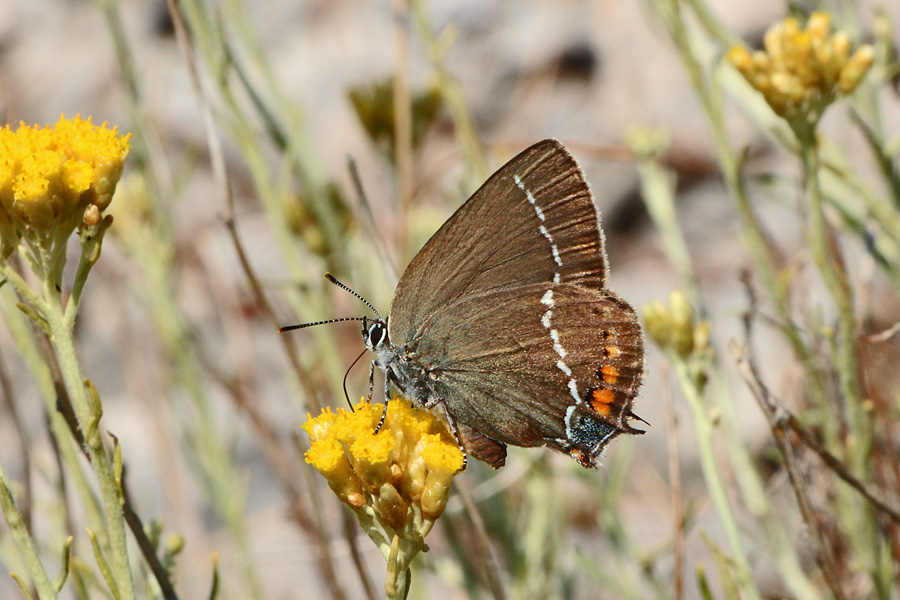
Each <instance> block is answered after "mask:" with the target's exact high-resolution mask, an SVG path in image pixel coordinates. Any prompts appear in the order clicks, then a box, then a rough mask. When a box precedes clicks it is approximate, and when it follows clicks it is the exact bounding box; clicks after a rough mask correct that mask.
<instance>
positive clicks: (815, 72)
mask: <svg viewBox="0 0 900 600" xmlns="http://www.w3.org/2000/svg"><path fill="white" fill-rule="evenodd" d="M764 44H765V50H757V51H756V52H753V53H751V52H750V51H749V50H747V49H746V48H744V47H743V46H735V47H734V48H732V49H731V50H730V51H729V52H728V54H727V55H726V60H728V62H730V63H731V64H732V65H734V67H735V68H736V69H737V70H738V71H740V73H741V74H742V75H743V76H744V78H745V79H746V80H747V81H748V82H749V83H750V85H752V86H753V87H754V88H756V89H757V90H758V91H759V92H761V93H762V95H763V96H764V97H765V99H766V102H768V103H769V106H771V107H772V109H773V110H774V111H775V112H776V113H777V114H778V115H780V116H782V117H785V118H788V119H790V118H795V117H806V118H807V120H808V121H810V122H815V120H817V119H818V117H819V116H821V114H822V112H823V111H824V109H825V107H826V106H828V105H829V104H831V103H832V102H833V101H834V100H835V99H836V98H837V97H838V96H839V95H840V94H849V93H850V92H852V91H853V90H854V89H855V88H856V86H857V85H859V82H860V81H862V78H863V77H864V76H865V75H866V73H867V72H868V70H869V67H871V66H872V62H873V60H874V58H875V51H874V49H873V48H872V46H870V45H868V44H865V45H862V46H860V47H859V48H858V49H857V50H856V52H854V53H853V54H852V55H851V54H850V50H851V45H850V38H849V37H848V36H847V34H846V33H844V32H843V31H838V32H836V33H834V34H832V33H831V17H830V16H829V15H828V14H826V13H822V12H814V13H813V14H812V15H811V16H810V17H809V21H808V22H807V24H806V29H800V25H799V24H798V22H797V20H796V19H793V18H787V19H784V20H783V21H781V22H780V23H776V24H775V25H773V26H772V27H770V28H769V30H768V31H767V32H766V35H765V41H764Z"/></svg>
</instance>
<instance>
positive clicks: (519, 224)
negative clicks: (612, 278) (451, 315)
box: [388, 140, 607, 345]
mask: <svg viewBox="0 0 900 600" xmlns="http://www.w3.org/2000/svg"><path fill="white" fill-rule="evenodd" d="M599 218H600V217H599V214H598V213H597V208H596V207H595V206H594V202H593V200H592V198H591V192H590V188H589V187H588V185H587V183H586V181H585V179H584V174H583V173H582V171H581V168H580V167H579V166H578V163H577V162H575V159H574V158H572V156H571V155H570V154H569V152H568V151H567V150H566V149H565V147H563V145H562V144H560V143H559V142H558V141H556V140H544V141H542V142H538V143H537V144H535V145H533V146H531V147H530V148H528V149H527V150H525V151H523V152H522V153H521V154H519V155H518V156H516V157H515V158H513V159H512V160H510V161H509V162H508V163H506V164H505V165H504V166H503V167H501V168H500V169H499V170H498V171H497V172H496V173H494V174H493V175H492V176H491V177H490V178H489V179H488V180H487V181H486V182H485V183H484V185H482V186H481V187H480V188H479V189H478V191H476V192H475V193H474V194H473V195H472V197H471V198H469V199H468V200H467V201H466V202H465V204H463V205H462V206H461V207H460V208H459V209H458V210H457V211H456V212H455V213H454V214H453V216H451V217H450V218H449V219H448V220H447V222H446V223H444V225H443V226H442V227H441V228H440V229H439V230H438V231H437V232H436V233H435V234H434V235H433V236H432V237H431V239H430V240H428V242H427V243H426V244H425V246H424V247H423V248H422V249H421V250H420V251H419V253H418V254H417V255H416V256H415V258H413V260H412V262H411V263H410V264H409V266H408V267H407V269H406V271H405V272H404V273H403V276H402V277H401V278H400V282H399V284H398V285H397V290H396V292H395V293H394V299H393V301H392V303H391V312H390V317H389V319H388V333H389V337H390V339H391V341H392V342H393V343H394V344H398V345H402V344H403V343H405V342H406V341H407V340H409V339H411V338H412V337H413V336H414V335H415V334H416V331H417V329H418V328H419V327H421V326H422V325H423V323H425V322H426V321H427V320H428V319H429V317H430V316H431V315H432V314H433V313H434V312H435V311H437V310H438V309H440V308H441V307H442V306H444V305H446V304H448V303H452V302H455V301H456V300H458V299H460V298H464V297H466V296H468V295H474V294H478V293H479V292H482V291H485V290H492V289H497V288H509V287H512V286H517V285H527V284H529V283H549V282H554V281H556V282H557V283H578V284H580V285H584V286H586V287H590V288H594V289H600V288H602V287H603V286H604V285H605V283H606V272H607V267H606V255H605V254H604V253H603V239H602V234H601V230H600V224H599Z"/></svg>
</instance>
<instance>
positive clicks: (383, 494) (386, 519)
mask: <svg viewBox="0 0 900 600" xmlns="http://www.w3.org/2000/svg"><path fill="white" fill-rule="evenodd" d="M373 508H374V509H375V516H377V517H378V519H379V520H381V522H383V523H385V524H386V525H387V526H388V527H391V528H393V529H403V527H404V526H405V525H406V523H407V521H408V519H409V502H407V501H406V500H405V499H404V498H403V497H402V496H401V495H400V492H398V491H397V488H395V487H394V486H393V485H391V484H390V483H384V484H382V485H381V486H380V487H379V488H378V492H377V494H376V495H375V497H374V501H373Z"/></svg>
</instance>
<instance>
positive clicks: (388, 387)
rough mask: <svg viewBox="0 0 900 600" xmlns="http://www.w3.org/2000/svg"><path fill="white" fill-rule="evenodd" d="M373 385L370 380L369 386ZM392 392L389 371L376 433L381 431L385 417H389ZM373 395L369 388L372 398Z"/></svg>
mask: <svg viewBox="0 0 900 600" xmlns="http://www.w3.org/2000/svg"><path fill="white" fill-rule="evenodd" d="M372 366H373V367H374V366H375V361H372ZM371 386H372V384H371V381H370V384H369V387H371ZM390 393H391V383H390V381H388V376H387V373H385V374H384V409H383V410H382V411H381V419H379V420H378V425H376V426H375V433H378V432H379V431H381V426H382V425H384V419H385V418H386V417H387V405H388V398H390ZM371 397H372V391H371V389H370V390H369V398H370V399H371Z"/></svg>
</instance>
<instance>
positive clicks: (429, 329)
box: [342, 140, 644, 468]
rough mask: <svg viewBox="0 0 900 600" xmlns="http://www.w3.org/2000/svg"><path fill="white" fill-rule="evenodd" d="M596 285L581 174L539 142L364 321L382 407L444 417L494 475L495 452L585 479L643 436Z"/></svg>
mask: <svg viewBox="0 0 900 600" xmlns="http://www.w3.org/2000/svg"><path fill="white" fill-rule="evenodd" d="M608 272H609V267H608V263H607V258H606V254H605V251H604V237H603V231H602V230H601V228H600V217H599V213H598V211H597V208H596V206H595V205H594V200H593V196H592V195H591V191H590V188H589V187H588V184H587V182H586V181H585V178H584V173H583V172H582V170H581V168H580V167H579V165H578V163H577V162H576V161H575V159H574V158H573V157H572V155H571V154H570V153H569V152H568V151H567V150H566V148H565V147H564V146H563V145H562V144H561V143H559V142H558V141H556V140H544V141H541V142H538V143H537V144H535V145H533V146H531V147H530V148H528V149H526V150H524V151H523V152H522V153H520V154H519V155H517V156H516V157H514V158H513V159H512V160H510V161H509V162H508V163H506V164H505V165H503V166H502V167H501V168H500V169H499V170H497V172H496V173H494V174H493V175H491V176H490V178H489V179H488V180H487V181H486V182H485V183H484V184H483V185H482V186H481V187H480V188H479V189H478V190H477V191H476V192H475V193H474V194H473V195H472V196H471V197H470V198H469V199H468V200H467V201H466V202H465V203H464V204H463V205H462V206H461V207H460V208H459V209H458V210H457V211H456V212H455V213H454V214H453V215H452V216H451V217H450V218H449V219H447V221H446V222H445V223H444V224H443V226H441V228H440V229H439V230H438V231H437V232H436V233H435V234H434V235H433V236H432V237H431V239H430V240H428V242H427V243H426V244H425V245H424V246H423V247H422V249H421V250H420V251H419V252H418V254H416V256H415V257H414V258H413V260H412V262H410V264H409V266H408V267H407V268H406V271H405V272H404V273H403V275H402V277H401V278H400V282H399V284H398V285H397V289H396V291H395V292H394V298H393V301H392V302H391V308H390V312H389V314H388V317H387V318H386V319H382V318H380V317H378V318H375V319H369V318H363V319H362V321H363V328H362V336H363V341H364V342H365V344H366V347H367V348H368V349H369V350H371V351H372V352H374V354H375V359H374V360H373V361H372V364H373V365H374V366H377V367H379V368H380V369H381V370H383V371H384V373H385V393H386V397H387V392H388V387H389V385H390V384H393V385H394V386H395V387H396V388H397V389H398V390H399V391H400V392H401V394H403V395H404V396H405V397H406V398H408V399H409V400H410V401H412V402H414V403H415V404H418V405H420V406H423V407H425V408H434V409H438V410H441V411H443V413H444V416H445V417H446V420H447V422H448V424H449V425H450V428H451V430H452V431H453V432H454V434H455V435H456V437H457V440H459V441H460V443H461V445H462V447H463V448H464V449H465V451H466V452H467V453H468V454H469V455H471V456H474V457H475V458H477V459H480V460H482V461H484V462H486V463H488V464H489V465H491V466H492V467H494V468H499V467H501V466H503V464H504V463H505V460H506V447H507V445H513V446H547V447H549V448H552V449H554V450H558V451H561V452H564V453H566V454H568V455H569V456H571V457H572V458H574V459H575V460H576V461H577V462H578V463H579V464H581V465H582V466H584V467H588V468H595V467H597V465H598V459H599V457H600V456H601V455H602V453H603V451H604V449H605V448H606V446H607V445H608V444H609V443H610V442H611V441H612V440H613V439H614V438H615V437H616V436H618V435H620V434H623V433H625V434H639V433H643V431H641V430H639V429H635V428H634V427H632V426H631V424H630V421H631V420H633V419H637V420H641V421H643V419H640V417H637V416H636V415H635V414H634V413H633V412H632V404H633V402H634V398H635V396H636V395H637V393H638V389H639V387H640V384H641V378H642V374H643V363H644V351H643V336H642V333H641V327H640V324H639V322H638V319H637V316H636V315H635V311H634V309H633V308H632V307H631V306H630V305H629V304H628V303H627V302H625V301H624V300H622V299H621V298H619V297H618V296H617V295H616V294H615V293H613V292H612V291H611V290H609V289H608V287H607V276H608ZM342 287H346V286H342ZM348 289H349V288H348ZM373 310H374V308H373ZM377 314H378V313H377V312H376V315H377ZM370 381H371V379H370Z"/></svg>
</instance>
